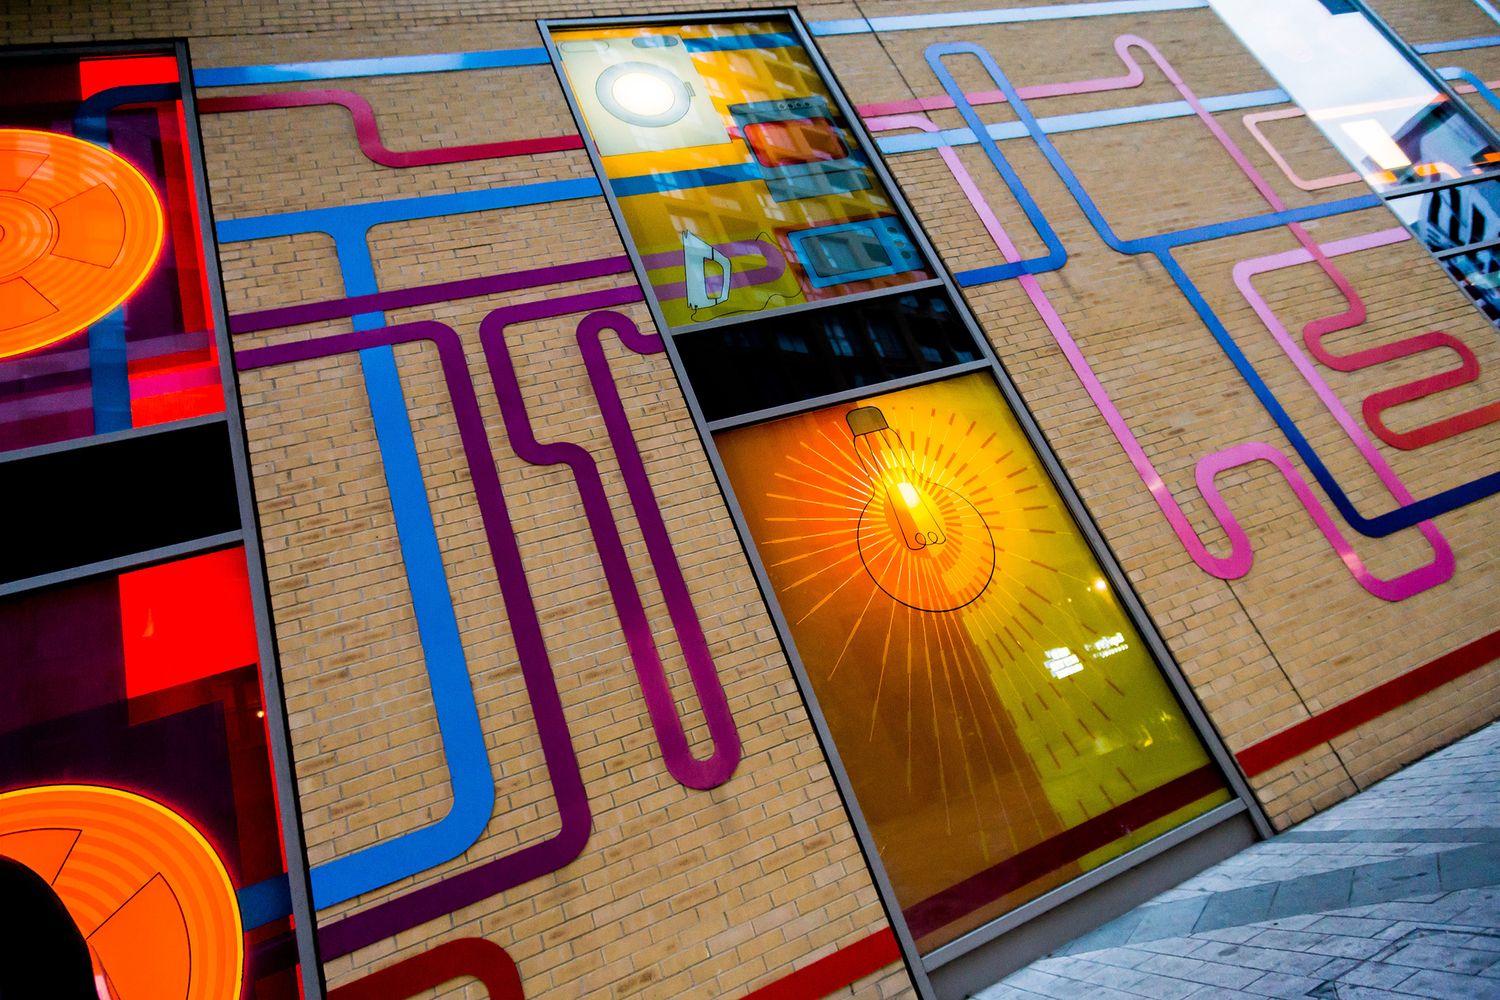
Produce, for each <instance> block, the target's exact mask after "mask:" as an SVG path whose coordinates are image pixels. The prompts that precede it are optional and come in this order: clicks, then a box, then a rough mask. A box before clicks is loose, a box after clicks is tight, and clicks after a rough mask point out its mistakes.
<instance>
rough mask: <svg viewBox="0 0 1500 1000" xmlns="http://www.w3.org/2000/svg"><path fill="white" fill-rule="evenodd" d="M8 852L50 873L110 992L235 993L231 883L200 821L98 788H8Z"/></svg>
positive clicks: (189, 997)
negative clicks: (196, 823) (195, 822)
mask: <svg viewBox="0 0 1500 1000" xmlns="http://www.w3.org/2000/svg"><path fill="white" fill-rule="evenodd" d="M0 854H3V855H5V856H6V857H9V858H12V859H13V860H15V861H19V862H20V863H21V864H24V865H26V866H27V867H28V868H30V869H31V870H32V871H34V872H36V873H37V874H38V875H40V876H41V877H42V878H43V879H45V880H46V881H47V882H48V883H49V884H50V885H51V886H52V890H53V892H55V893H57V895H58V897H59V898H60V899H61V900H62V901H63V905H64V906H66V907H67V908H68V913H69V914H70V915H71V916H72V918H73V921H74V923H76V924H77V925H78V929H79V930H80V931H81V932H82V933H83V936H84V939H85V940H86V941H88V945H89V952H90V954H91V956H92V958H93V962H94V975H95V976H96V978H97V979H98V980H99V981H100V982H101V983H102V984H103V985H104V986H105V987H106V988H107V990H108V995H109V997H110V998H111V1000H238V997H239V996H240V986H241V979H242V976H243V969H244V963H245V939H244V928H243V926H242V924H241V921H240V911H239V905H238V903H237V901H236V897H235V891H234V885H233V883H231V882H230V880H229V874H228V873H227V872H226V871H225V869H224V864H223V862H222V861H220V859H219V856H218V854H217V853H216V852H215V851H214V849H213V847H212V846H211V845H210V844H209V842H208V841H207V840H206V839H204V837H203V835H202V834H201V833H199V832H198V830H197V829H195V828H194V827H193V825H192V824H191V823H189V822H188V821H187V820H185V819H183V818H182V817H181V816H179V815H177V814H176V813H175V812H173V811H172V810H170V809H168V808H167V807H166V806H163V805H161V804H160V803H157V802H153V801H152V800H151V799H148V798H145V797H144V796H140V795H136V794H134V793H131V792H125V791H121V790H119V789H115V788H104V787H99V786H95V785H43V786H39V787H35V788H23V789H19V790H17V791H13V792H5V793H3V794H0Z"/></svg>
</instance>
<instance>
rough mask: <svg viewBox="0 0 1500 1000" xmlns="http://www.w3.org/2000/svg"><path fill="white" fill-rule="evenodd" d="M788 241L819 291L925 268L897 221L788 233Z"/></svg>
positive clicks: (892, 219) (870, 222) (813, 285)
mask: <svg viewBox="0 0 1500 1000" xmlns="http://www.w3.org/2000/svg"><path fill="white" fill-rule="evenodd" d="M787 241H788V243H789V244H790V248H791V251H792V255H793V256H794V257H795V258H796V260H797V261H798V262H800V263H801V265H802V268H803V270H804V272H805V275H806V278H807V282H808V283H809V284H810V285H812V287H814V288H819V289H821V288H828V287H830V286H833V285H839V284H843V283H845V282H849V281H860V280H864V279H867V278H878V277H883V276H885V275H889V274H903V273H905V272H908V271H914V270H916V269H917V268H918V267H920V266H921V257H919V256H918V255H917V248H916V247H915V246H914V245H912V242H911V239H910V237H908V235H907V232H906V227H905V226H903V225H901V222H900V220H899V219H894V218H883V219H861V220H859V221H858V222H846V223H843V224H842V225H837V226H819V227H816V228H813V229H801V230H797V231H796V232H792V233H788V234H787Z"/></svg>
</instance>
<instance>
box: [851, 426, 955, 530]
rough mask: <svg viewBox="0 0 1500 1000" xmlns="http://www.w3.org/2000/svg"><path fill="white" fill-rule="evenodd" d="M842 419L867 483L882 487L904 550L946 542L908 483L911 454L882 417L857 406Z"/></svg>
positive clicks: (924, 501)
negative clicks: (897, 525)
mask: <svg viewBox="0 0 1500 1000" xmlns="http://www.w3.org/2000/svg"><path fill="white" fill-rule="evenodd" d="M846 419H847V420H848V421H849V430H851V431H852V432H853V433H854V455H855V457H856V458H858V459H859V463H860V465H861V467H863V468H864V470H865V471H866V472H867V473H869V474H870V478H871V480H873V481H878V482H880V483H881V484H882V485H883V486H884V488H885V492H886V498H887V500H888V501H889V503H890V505H891V511H892V512H893V513H894V514H895V515H896V520H897V522H898V523H900V525H901V540H902V541H903V542H905V543H906V547H907V548H909V549H925V548H926V547H927V546H929V545H941V544H943V542H945V541H947V536H946V535H944V534H943V525H942V520H941V519H940V518H939V517H938V513H937V511H936V510H934V509H933V506H932V502H931V500H930V499H929V498H928V497H927V496H926V495H924V493H923V491H922V490H921V489H919V488H918V487H917V486H916V485H915V483H913V482H912V480H914V479H916V478H917V475H916V470H915V468H914V464H915V463H913V461H912V457H911V453H910V452H908V451H907V450H906V448H905V446H904V445H902V443H901V436H900V435H899V434H897V433H896V432H895V431H893V430H891V428H890V425H889V424H887V423H886V420H885V414H884V413H881V412H880V410H879V408H877V407H874V406H861V407H859V408H857V409H853V410H850V411H849V415H848V417H847V418H846ZM861 445H863V447H861Z"/></svg>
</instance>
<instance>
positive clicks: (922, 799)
mask: <svg viewBox="0 0 1500 1000" xmlns="http://www.w3.org/2000/svg"><path fill="white" fill-rule="evenodd" d="M684 339H689V338H684ZM715 440H716V444H717V445H718V448H719V451H720V455H721V457H722V458H723V461H724V467H725V470H726V472H727V474H728V476H729V479H730V481H731V483H732V484H733V486H734V491H735V496H736V498H737V499H738V501H739V503H740V507H741V510H742V512H743V514H744V517H745V521H746V524H747V526H748V528H749V531H750V534H751V536H752V537H753V538H754V540H755V543H756V548H757V550H758V551H759V553H760V555H761V558H762V560H763V562H764V564H765V566H766V572H767V575H768V576H769V578H770V582H771V586H772V588H773V589H774V591H775V593H776V596H777V600H778V602H779V604H780V606H781V609H782V611H783V612H784V613H785V615H786V620H787V622H788V623H789V625H788V627H789V630H790V633H791V637H792V639H793V641H794V642H795V644H796V648H797V651H798V654H799V655H800V657H801V659H802V662H803V664H804V666H805V667H806V670H807V674H808V677H809V680H810V682H811V685H812V689H813V693H814V694H815V695H816V699H817V704H818V707H819V709H820V711H821V712H822V714H823V717H824V719H825V720H826V721H827V723H828V726H829V730H830V732H831V734H832V736H833V740H834V743H835V744H836V746H837V747H838V750H839V755H840V757H841V759H842V761H843V763H844V766H845V768H846V770H847V772H848V774H849V780H850V782H851V784H852V786H853V790H854V794H855V796H856V798H857V799H858V801H859V805H860V809H861V811H862V812H863V813H864V816H865V818H866V820H867V821H868V823H869V827H870V832H871V835H872V837H873V839H874V842H875V846H876V848H877V850H878V852H879V855H880V858H881V861H882V863H883V865H884V867H885V870H886V872H887V874H888V875H889V876H890V879H891V883H892V887H893V889H894V892H895V895H896V900H897V902H898V903H899V905H900V907H901V910H902V913H903V915H904V917H905V920H906V923H907V925H908V926H909V927H910V929H911V931H912V933H913V935H914V936H915V937H916V939H917V944H918V947H919V948H920V949H921V950H922V951H923V952H930V951H932V950H933V949H934V948H937V947H939V946H941V945H942V944H944V943H946V942H948V941H951V940H953V939H954V938H956V937H958V936H959V935H961V934H963V933H964V932H966V931H968V930H971V929H973V928H975V927H978V926H980V925H982V924H984V923H986V922H988V921H990V920H992V919H994V918H995V917H997V916H999V915H1001V914H1003V913H1005V912H1007V911H1009V910H1011V909H1014V908H1015V907H1016V906H1019V905H1020V904H1022V903H1024V902H1026V901H1028V900H1030V899H1034V898H1036V897H1037V896H1040V895H1042V894H1043V893H1044V892H1046V891H1047V890H1049V889H1052V888H1055V887H1056V886H1059V885H1061V884H1063V883H1064V882H1067V881H1069V880H1070V879H1073V878H1076V877H1077V876H1079V875H1081V874H1083V873H1084V872H1087V871H1089V870H1091V869H1094V868H1097V867H1098V866H1100V865H1102V864H1104V863H1105V862H1107V861H1109V860H1111V859H1113V858H1116V857H1118V856H1120V855H1121V854H1123V853H1125V852H1126V851H1128V850H1130V849H1132V848H1134V847H1137V846H1140V845H1141V844H1143V843H1145V842H1146V841H1148V840H1150V839H1152V838H1154V837H1156V836H1159V835H1161V834H1162V833H1164V832H1166V831H1168V830H1170V829H1172V828H1174V827H1176V826H1179V825H1180V824H1182V823H1184V822H1187V821H1188V820H1190V819H1192V818H1193V817H1196V816H1199V815H1202V814H1203V813H1205V812H1207V811H1208V810H1210V809H1212V808H1213V807H1215V806H1217V805H1219V804H1221V803H1224V802H1227V801H1228V800H1229V793H1228V791H1227V789H1226V788H1225V785H1224V780H1223V777H1222V776H1221V774H1220V773H1219V771H1218V770H1217V768H1216V767H1215V766H1214V765H1213V764H1212V763H1211V762H1210V760H1209V758H1208V755H1207V752H1206V751H1205V749H1204V747H1203V745H1202V743H1201V742H1200V741H1199V739H1198V737H1197V736H1196V735H1195V733H1194V731H1193V729H1192V726H1191V725H1190V723H1189V722H1188V720H1187V719H1186V717H1185V715H1184V712H1183V709H1182V707H1181V706H1180V705H1179V703H1178V702H1177V700H1176V699H1175V697H1174V696H1173V694H1172V692H1171V690H1170V689H1169V688H1168V686H1167V684H1166V682H1165V680H1164V678H1163V676H1162V674H1161V671H1160V669H1159V668H1158V666H1157V664H1156V663H1155V661H1154V660H1153V658H1152V656H1151V654H1150V652H1149V651H1148V649H1147V648H1146V645H1145V643H1144V642H1143V641H1142V638H1141V636H1140V634H1139V633H1138V632H1137V631H1136V629H1135V628H1134V627H1133V626H1132V624H1131V622H1130V619H1129V618H1128V616H1127V615H1126V613H1125V612H1124V610H1123V609H1122V607H1121V606H1120V603H1119V602H1118V600H1117V599H1116V596H1115V593H1114V591H1113V588H1111V587H1110V586H1109V584H1108V582H1107V581H1106V580H1105V579H1104V575H1103V572H1102V570H1101V568H1100V566H1099V563H1098V561H1097V560H1096V559H1095V558H1094V556H1093V554H1092V552H1091V551H1090V549H1089V547H1088V545H1087V543H1086V542H1085V541H1084V539H1083V537H1082V535H1081V533H1080V532H1079V530H1078V527H1077V524H1076V522H1074V521H1073V519H1072V517H1071V516H1070V515H1069V513H1068V511H1067V508H1066V507H1065V506H1064V504H1063V501H1062V499H1061V497H1060V496H1059V495H1058V494H1057V492H1056V490H1055V489H1054V488H1053V486H1052V484H1051V481H1050V480H1049V479H1048V477H1047V475H1046V473H1045V471H1044V470H1043V469H1042V467H1041V463H1040V460H1039V458H1038V456H1037V454H1036V452H1035V451H1034V450H1032V448H1031V446H1030V444H1029V443H1028V442H1027V440H1026V437H1025V435H1024V433H1023V432H1022V430H1021V428H1020V427H1019V425H1018V424H1017V423H1016V420H1015V418H1014V417H1013V416H1012V415H1011V412H1010V410H1009V408H1008V407H1007V406H1006V404H1005V400H1004V398H1003V397H1002V396H1001V395H1000V391H999V389H998V387H997V386H996V384H995V382H994V379H993V377H992V376H991V375H990V374H989V373H988V372H983V373H976V374H972V375H965V376H960V377H957V378H953V379H949V380H946V381H943V382H938V383H932V384H928V385H923V386H919V387H915V388H909V389H904V390H899V391H897V392H892V393H886V394H883V395H877V396H873V397H870V398H867V399H861V400H858V401H855V402H849V403H845V404H841V405H837V406H832V407H827V408H825V409H822V410H817V411H813V412H810V413H804V414H800V415H797V416H793V417H787V418H785V419H781V420H775V421H771V422H768V423H764V424H759V425H755V426H752V427H746V428H740V429H736V430H731V431H725V432H721V433H720V434H718V435H716V436H715Z"/></svg>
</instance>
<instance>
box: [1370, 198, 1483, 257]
mask: <svg viewBox="0 0 1500 1000" xmlns="http://www.w3.org/2000/svg"><path fill="white" fill-rule="evenodd" d="M1386 204H1387V205H1389V206H1390V207H1391V211H1393V212H1395V213H1396V214H1397V215H1398V216H1400V217H1401V221H1402V222H1404V223H1406V225H1407V228H1409V229H1410V230H1411V231H1412V233H1413V234H1415V235H1416V237H1417V239H1419V240H1421V241H1422V242H1423V243H1425V244H1426V245H1427V248H1428V249H1429V250H1431V251H1433V252H1434V253H1441V252H1442V251H1444V250H1453V249H1456V248H1458V247H1465V246H1470V245H1472V244H1475V243H1485V242H1488V241H1490V240H1493V239H1496V238H1500V181H1481V182H1478V183H1475V184H1460V185H1457V186H1454V187H1446V188H1437V189H1436V190H1433V191H1426V192H1423V193H1422V194H1414V195H1409V196H1407V197H1403V198H1392V199H1391V200H1390V201H1388V202H1386Z"/></svg>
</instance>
